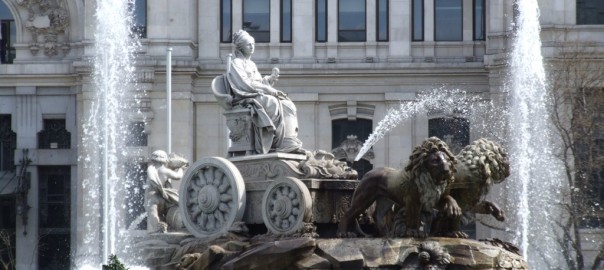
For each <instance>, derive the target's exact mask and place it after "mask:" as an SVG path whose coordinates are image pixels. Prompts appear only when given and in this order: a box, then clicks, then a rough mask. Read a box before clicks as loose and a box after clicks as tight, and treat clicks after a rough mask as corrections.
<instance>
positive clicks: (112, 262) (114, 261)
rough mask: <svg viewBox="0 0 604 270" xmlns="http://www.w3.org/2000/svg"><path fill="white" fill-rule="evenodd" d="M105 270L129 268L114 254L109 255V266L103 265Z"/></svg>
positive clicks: (126, 269)
mask: <svg viewBox="0 0 604 270" xmlns="http://www.w3.org/2000/svg"><path fill="white" fill-rule="evenodd" d="M103 270H128V268H127V267H126V266H125V265H124V264H123V263H122V262H120V260H119V259H118V258H117V256H115V254H113V255H109V264H108V265H105V264H103Z"/></svg>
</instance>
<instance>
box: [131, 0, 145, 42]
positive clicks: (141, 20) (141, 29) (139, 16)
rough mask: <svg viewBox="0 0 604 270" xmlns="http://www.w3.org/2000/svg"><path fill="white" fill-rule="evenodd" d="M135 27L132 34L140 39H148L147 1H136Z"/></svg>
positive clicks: (134, 12)
mask: <svg viewBox="0 0 604 270" xmlns="http://www.w3.org/2000/svg"><path fill="white" fill-rule="evenodd" d="M133 15H134V22H133V23H134V25H133V26H132V33H133V34H135V35H136V36H138V37H139V38H146V37H147V0H135V1H134V11H133Z"/></svg>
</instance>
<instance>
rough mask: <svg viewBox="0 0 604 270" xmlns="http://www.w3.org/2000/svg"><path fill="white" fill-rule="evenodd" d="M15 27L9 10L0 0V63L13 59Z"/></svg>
mask: <svg viewBox="0 0 604 270" xmlns="http://www.w3.org/2000/svg"><path fill="white" fill-rule="evenodd" d="M16 40H17V27H16V26H15V19H14V18H13V15H12V14H11V12H10V10H9V9H8V7H7V6H6V4H4V2H3V1H0V64H12V63H13V60H14V59H15V54H16V51H15V41H16Z"/></svg>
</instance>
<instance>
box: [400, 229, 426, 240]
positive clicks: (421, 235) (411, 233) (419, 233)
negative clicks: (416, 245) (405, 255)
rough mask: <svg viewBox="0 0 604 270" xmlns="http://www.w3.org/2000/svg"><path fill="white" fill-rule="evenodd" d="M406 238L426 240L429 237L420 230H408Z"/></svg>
mask: <svg viewBox="0 0 604 270" xmlns="http://www.w3.org/2000/svg"><path fill="white" fill-rule="evenodd" d="M405 237H413V238H426V237H427V235H426V233H425V232H423V231H420V230H419V229H407V230H406V231H405Z"/></svg>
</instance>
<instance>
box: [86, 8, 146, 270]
mask: <svg viewBox="0 0 604 270" xmlns="http://www.w3.org/2000/svg"><path fill="white" fill-rule="evenodd" d="M96 5H97V6H96V13H95V23H96V27H95V30H94V31H95V35H94V41H95V43H94V56H93V59H92V66H93V70H92V78H93V79H92V88H93V89H92V91H93V92H91V93H90V96H89V99H90V102H89V106H88V107H89V108H87V109H88V112H87V113H88V119H87V121H86V123H85V124H84V127H83V151H82V152H81V153H82V154H81V155H80V159H81V160H82V161H83V165H84V170H85V171H87V172H88V173H87V175H85V177H84V180H83V183H82V185H83V186H84V187H83V190H85V191H86V194H82V196H83V197H84V199H83V200H84V204H85V206H84V207H85V209H86V211H87V212H86V213H85V216H86V218H85V219H84V220H85V224H83V225H84V226H85V228H83V232H84V233H83V234H84V239H83V243H82V244H84V246H86V248H85V249H88V250H87V251H84V252H83V253H84V254H86V253H88V254H87V255H88V256H90V257H92V258H86V259H85V260H88V261H84V262H76V264H77V265H78V266H80V267H82V266H84V265H87V264H88V265H95V264H96V265H98V263H99V262H98V261H97V260H98V258H95V257H98V255H100V256H102V259H101V260H102V261H104V260H107V258H108V256H109V255H111V254H117V253H120V251H121V250H117V246H118V245H117V243H118V240H120V241H124V240H125V239H123V237H124V236H122V235H119V233H120V230H121V229H122V228H123V227H124V225H123V224H122V220H123V218H121V217H120V216H121V215H122V214H123V211H124V209H123V206H124V202H123V201H119V200H118V199H120V200H121V199H122V198H123V196H124V194H123V193H124V191H123V187H124V185H125V177H124V168H123V165H124V163H125V160H124V158H125V157H126V153H125V152H124V149H125V147H124V145H125V143H124V142H125V136H126V128H125V126H126V119H125V115H126V114H125V112H126V111H125V109H127V108H126V107H127V105H129V104H126V103H127V101H128V100H133V99H132V96H131V95H132V92H133V91H131V90H132V89H133V77H134V76H133V75H134V66H133V64H132V63H133V60H134V58H133V52H134V51H135V50H136V48H137V42H136V39H135V38H133V35H132V33H131V25H132V17H133V16H132V10H131V7H132V1H124V0H97V1H96ZM118 196H119V197H118ZM99 235H101V237H100V238H102V239H100V241H99V239H98V238H99ZM119 247H120V248H123V245H119ZM98 248H100V249H101V251H100V252H98ZM99 253H100V254H99ZM122 254H123V253H122ZM95 255H96V256H95ZM83 257H86V255H84V256H83ZM120 259H122V258H120ZM93 268H96V267H93Z"/></svg>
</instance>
